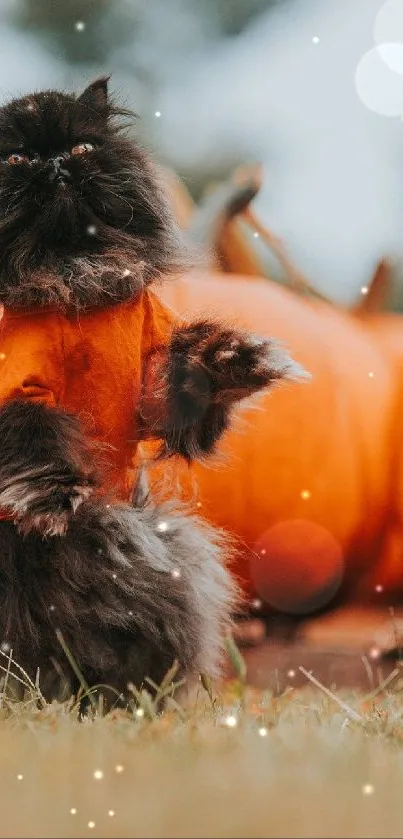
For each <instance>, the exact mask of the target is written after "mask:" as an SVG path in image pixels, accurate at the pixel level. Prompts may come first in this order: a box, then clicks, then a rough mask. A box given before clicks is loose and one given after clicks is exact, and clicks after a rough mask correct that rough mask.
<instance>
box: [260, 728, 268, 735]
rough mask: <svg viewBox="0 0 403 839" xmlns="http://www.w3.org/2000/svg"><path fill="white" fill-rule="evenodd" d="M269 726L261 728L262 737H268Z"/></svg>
mask: <svg viewBox="0 0 403 839" xmlns="http://www.w3.org/2000/svg"><path fill="white" fill-rule="evenodd" d="M267 733H268V732H267V728H264V727H263V728H259V734H260V736H261V737H267Z"/></svg>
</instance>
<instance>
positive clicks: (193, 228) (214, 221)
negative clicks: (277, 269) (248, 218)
mask: <svg viewBox="0 0 403 839" xmlns="http://www.w3.org/2000/svg"><path fill="white" fill-rule="evenodd" d="M261 184H262V167H261V165H260V164H253V165H247V166H241V167H239V168H238V169H236V170H235V172H234V174H233V176H232V178H231V181H230V182H226V183H224V184H221V185H220V186H219V187H218V188H216V189H215V190H214V192H212V193H209V194H208V195H206V196H205V197H204V198H203V200H202V202H201V203H200V204H199V205H198V206H197V207H196V209H195V212H194V215H193V218H192V219H191V222H190V225H189V227H188V235H189V236H190V238H191V240H192V241H193V242H194V243H195V244H198V245H202V246H203V248H204V249H205V250H206V251H207V252H208V253H209V254H210V258H211V262H212V264H214V267H216V268H219V269H221V270H222V271H224V272H227V273H237V274H244V275H245V274H247V275H253V276H256V275H262V274H263V273H264V272H263V269H262V266H261V264H260V262H259V259H258V257H257V256H256V254H255V252H254V250H253V248H252V247H251V246H250V245H249V243H248V242H247V240H246V237H245V235H244V234H243V232H242V230H241V229H240V227H239V224H238V222H237V216H239V215H240V214H241V213H242V212H243V211H244V210H245V208H246V207H247V206H248V205H249V203H250V202H251V201H252V200H253V198H254V197H255V196H256V195H257V193H258V192H259V189H260V187H261Z"/></svg>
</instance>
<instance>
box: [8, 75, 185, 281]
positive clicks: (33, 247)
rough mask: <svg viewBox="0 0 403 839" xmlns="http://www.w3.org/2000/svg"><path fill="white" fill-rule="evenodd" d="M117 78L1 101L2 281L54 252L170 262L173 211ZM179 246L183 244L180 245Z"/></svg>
mask: <svg viewBox="0 0 403 839" xmlns="http://www.w3.org/2000/svg"><path fill="white" fill-rule="evenodd" d="M125 115H128V112H127V111H125V110H124V109H120V108H117V107H115V106H114V105H113V104H112V103H111V102H110V100H109V97H108V91H107V79H105V78H102V79H99V80H98V81H96V82H94V83H93V84H91V85H90V86H89V87H88V88H87V89H86V90H85V91H84V93H82V94H81V95H80V96H77V97H76V96H74V95H68V94H65V93H60V92H58V91H47V92H46V91H45V92H40V93H34V94H31V95H28V96H25V97H23V98H21V99H15V100H13V101H11V102H10V103H9V104H7V105H5V106H4V107H2V108H0V284H1V280H2V277H3V281H4V271H7V274H8V277H7V281H8V282H10V279H11V277H10V273H11V275H13V274H14V275H15V276H21V275H22V274H23V273H25V274H27V273H29V271H30V270H37V269H38V268H41V266H42V265H43V264H46V265H52V264H53V262H52V260H53V261H54V260H56V262H58V261H59V262H60V260H61V259H63V258H67V259H68V258H71V257H74V256H88V255H92V254H107V253H108V251H112V250H114V251H115V252H116V250H117V249H119V250H120V253H122V252H123V251H124V252H125V254H126V256H127V259H128V261H129V262H130V261H132V262H133V261H137V262H138V263H140V262H142V263H147V264H149V267H150V273H152V271H153V270H155V274H156V275H157V274H158V273H161V271H164V266H165V265H169V262H170V261H171V262H172V261H175V257H174V258H173V259H172V257H173V241H174V237H172V233H173V231H174V224H173V220H172V215H171V213H170V210H169V208H168V205H167V203H166V199H165V195H164V194H163V193H162V192H161V189H160V186H159V184H158V180H157V178H156V171H155V168H154V166H153V164H152V163H151V161H150V159H149V157H148V155H147V154H146V152H145V151H144V150H143V149H142V148H140V146H139V145H138V144H137V143H136V142H135V141H134V140H132V139H131V138H129V137H127V136H124V135H122V125H121V121H120V122H119V119H118V118H119V117H121V116H125ZM175 256H177V254H175Z"/></svg>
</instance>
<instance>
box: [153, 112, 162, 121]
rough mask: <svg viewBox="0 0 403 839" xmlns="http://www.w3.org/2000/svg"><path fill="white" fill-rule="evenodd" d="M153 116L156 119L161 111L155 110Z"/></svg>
mask: <svg viewBox="0 0 403 839" xmlns="http://www.w3.org/2000/svg"><path fill="white" fill-rule="evenodd" d="M154 116H155V117H157V119H158V118H159V117H160V116H161V111H155V114H154Z"/></svg>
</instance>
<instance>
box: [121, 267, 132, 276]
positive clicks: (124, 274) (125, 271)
mask: <svg viewBox="0 0 403 839" xmlns="http://www.w3.org/2000/svg"><path fill="white" fill-rule="evenodd" d="M131 273H132V272H131V271H129V269H128V268H125V270H124V271H123V276H124V277H128V276H129V274H131Z"/></svg>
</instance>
